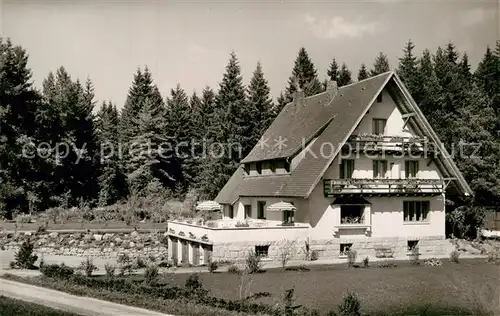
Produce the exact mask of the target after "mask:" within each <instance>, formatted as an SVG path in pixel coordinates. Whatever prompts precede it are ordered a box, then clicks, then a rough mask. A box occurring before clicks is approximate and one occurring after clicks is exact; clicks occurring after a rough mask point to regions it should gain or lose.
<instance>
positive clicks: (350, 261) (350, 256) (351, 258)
mask: <svg viewBox="0 0 500 316" xmlns="http://www.w3.org/2000/svg"><path fill="white" fill-rule="evenodd" d="M356 257H357V253H356V251H355V250H348V251H347V266H348V267H352V266H354V263H356Z"/></svg>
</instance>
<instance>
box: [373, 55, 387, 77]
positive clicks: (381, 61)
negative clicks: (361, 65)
mask: <svg viewBox="0 0 500 316" xmlns="http://www.w3.org/2000/svg"><path fill="white" fill-rule="evenodd" d="M390 70H391V67H390V66H389V59H387V55H385V54H384V53H382V52H380V53H379V54H378V56H377V58H375V62H374V63H373V69H372V70H371V71H370V74H371V75H372V76H376V75H379V74H382V73H384V72H388V71H390Z"/></svg>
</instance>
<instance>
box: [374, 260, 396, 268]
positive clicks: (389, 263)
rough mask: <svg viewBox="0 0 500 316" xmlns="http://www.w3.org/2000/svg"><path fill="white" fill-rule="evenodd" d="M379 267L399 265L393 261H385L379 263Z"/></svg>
mask: <svg viewBox="0 0 500 316" xmlns="http://www.w3.org/2000/svg"><path fill="white" fill-rule="evenodd" d="M378 267H379V268H397V267H398V265H397V264H395V263H392V262H388V261H384V262H381V263H379V264H378Z"/></svg>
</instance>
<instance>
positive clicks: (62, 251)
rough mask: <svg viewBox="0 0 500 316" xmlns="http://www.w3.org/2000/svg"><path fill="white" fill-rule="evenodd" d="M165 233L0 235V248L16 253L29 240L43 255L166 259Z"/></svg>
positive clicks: (27, 233)
mask: <svg viewBox="0 0 500 316" xmlns="http://www.w3.org/2000/svg"><path fill="white" fill-rule="evenodd" d="M165 238H166V233H164V232H159V231H151V232H140V231H131V232H107V233H106V232H104V231H103V232H56V231H54V232H46V233H45V232H44V233H33V232H18V233H12V232H10V233H6V232H0V249H2V250H13V251H17V250H18V249H19V246H20V245H21V244H22V243H23V241H24V240H26V239H30V240H31V241H32V242H33V244H34V246H35V251H36V252H37V253H39V254H46V255H63V256H79V257H88V256H89V257H101V258H114V257H118V256H119V255H120V254H122V253H126V254H128V255H129V256H130V257H132V258H135V257H144V256H146V257H149V256H152V257H155V258H156V259H160V260H166V259H167V242H166V239H165Z"/></svg>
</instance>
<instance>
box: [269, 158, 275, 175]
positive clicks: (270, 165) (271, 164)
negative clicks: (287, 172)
mask: <svg viewBox="0 0 500 316" xmlns="http://www.w3.org/2000/svg"><path fill="white" fill-rule="evenodd" d="M269 169H271V173H276V163H275V162H274V161H270V162H269Z"/></svg>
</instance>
